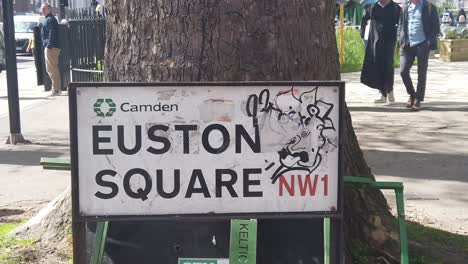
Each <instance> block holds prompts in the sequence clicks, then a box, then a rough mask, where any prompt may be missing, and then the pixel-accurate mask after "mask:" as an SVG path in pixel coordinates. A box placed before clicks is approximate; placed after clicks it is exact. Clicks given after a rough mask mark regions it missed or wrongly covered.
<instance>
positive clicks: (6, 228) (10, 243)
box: [0, 222, 38, 264]
mask: <svg viewBox="0 0 468 264" xmlns="http://www.w3.org/2000/svg"><path fill="white" fill-rule="evenodd" d="M21 224H22V223H21V222H18V223H7V224H0V263H2V264H16V263H22V260H21V256H16V257H14V256H13V255H14V254H13V253H14V252H15V251H18V250H19V249H23V248H27V247H29V246H31V245H32V244H34V243H36V242H37V241H38V240H37V239H17V238H15V237H13V236H10V235H8V233H9V232H10V231H12V230H13V229H15V228H16V227H18V226H19V225H21Z"/></svg>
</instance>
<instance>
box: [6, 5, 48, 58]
mask: <svg viewBox="0 0 468 264" xmlns="http://www.w3.org/2000/svg"><path fill="white" fill-rule="evenodd" d="M44 20H45V18H44V17H43V16H40V15H37V14H34V15H16V16H14V22H15V39H16V53H26V52H27V48H28V44H29V39H30V38H31V34H33V32H34V27H36V26H39V25H40V24H43V22H44Z"/></svg>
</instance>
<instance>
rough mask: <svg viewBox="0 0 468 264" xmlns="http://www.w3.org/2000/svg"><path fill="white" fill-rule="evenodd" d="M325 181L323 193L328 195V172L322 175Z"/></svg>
mask: <svg viewBox="0 0 468 264" xmlns="http://www.w3.org/2000/svg"><path fill="white" fill-rule="evenodd" d="M322 181H323V195H324V196H328V174H325V176H323V177H322Z"/></svg>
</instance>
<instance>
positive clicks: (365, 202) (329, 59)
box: [105, 0, 393, 263]
mask: <svg viewBox="0 0 468 264" xmlns="http://www.w3.org/2000/svg"><path fill="white" fill-rule="evenodd" d="M107 11H108V20H107V40H106V61H105V65H106V67H105V76H106V79H107V81H121V82H158V81H166V82H167V81H170V82H178V81H302V80H338V79H340V72H339V63H338V50H337V45H336V39H335V27H334V17H335V1H332V0H328V1H324V0H108V1H107ZM343 147H344V166H345V173H346V175H353V176H365V177H371V178H372V177H373V176H372V174H371V171H370V169H369V167H368V165H367V164H366V162H365V160H364V157H363V154H362V151H361V149H360V147H359V144H358V141H357V139H356V135H355V134H354V130H353V127H352V122H351V116H350V114H349V112H348V111H347V110H346V114H345V138H344V145H343ZM345 193H346V194H345V198H344V204H345V234H346V249H347V257H348V260H347V263H351V262H348V261H351V258H352V257H351V255H352V254H350V253H351V249H352V247H353V245H355V241H360V242H361V243H367V244H368V245H370V246H371V247H372V248H374V249H376V250H380V251H386V252H392V250H393V249H391V250H388V246H387V245H388V244H389V243H387V242H391V241H392V240H391V236H390V233H391V230H392V229H391V228H390V226H391V222H392V216H391V214H390V213H389V210H388V206H387V202H386V200H385V198H384V196H383V195H382V193H381V192H380V191H375V190H374V191H373V190H358V189H352V188H351V189H346V192H345ZM311 221H312V220H290V221H279V220H269V221H262V222H260V223H259V228H260V230H261V231H260V233H261V234H260V236H261V237H260V238H259V240H262V236H263V241H265V240H266V239H268V238H269V234H270V235H271V233H274V232H278V228H280V229H286V230H288V233H289V234H292V235H293V236H296V239H291V240H288V245H289V246H290V247H298V248H301V247H303V248H304V250H307V247H304V246H303V245H301V243H304V242H305V243H308V242H307V239H306V237H305V236H308V235H309V234H308V233H307V232H302V231H303V230H306V229H307V227H308V226H311V225H312V224H313V223H312V222H311ZM133 224H134V223H133ZM121 225H123V224H121ZM140 225H142V226H143V227H141V229H143V231H141V232H142V233H148V232H155V233H156V234H155V235H157V233H158V232H163V231H164V230H172V232H175V233H177V231H175V230H180V229H181V228H182V229H183V230H185V231H188V230H191V228H197V229H198V230H201V231H200V232H205V233H206V234H209V233H210V232H212V233H215V232H218V231H220V232H227V230H229V223H228V221H218V222H215V223H208V224H207V223H198V222H190V223H186V222H177V223H175V224H173V225H171V223H170V222H159V223H157V224H156V226H155V225H152V224H151V223H141V224H140ZM157 226H159V227H157ZM188 227H190V228H188ZM114 228H117V227H114ZM119 228H120V230H123V229H125V228H124V227H122V226H120V227H119ZM262 230H263V231H262ZM301 230H302V231H301ZM111 231H112V225H111ZM114 231H116V233H119V232H118V231H117V229H114ZM160 234H161V233H160ZM169 234H171V233H169ZM271 237H273V236H271ZM294 240H295V241H294ZM301 241H302V242H301ZM265 243H266V242H265ZM278 243H279V242H278ZM390 244H392V243H390ZM384 245H385V246H384ZM384 247H385V248H384ZM200 250H202V249H200ZM270 250H271V249H270ZM299 252H300V250H299ZM278 254H280V253H278ZM264 260H266V259H264ZM259 263H267V262H266V261H259ZM271 263H276V262H271ZM278 263H280V262H278ZM281 263H286V262H281ZM287 263H293V262H287ZM305 263H308V262H305Z"/></svg>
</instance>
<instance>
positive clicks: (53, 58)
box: [44, 48, 61, 94]
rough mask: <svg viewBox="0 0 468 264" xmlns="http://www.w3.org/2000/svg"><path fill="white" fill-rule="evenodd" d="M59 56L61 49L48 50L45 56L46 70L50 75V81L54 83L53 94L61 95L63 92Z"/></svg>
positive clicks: (45, 51)
mask: <svg viewBox="0 0 468 264" xmlns="http://www.w3.org/2000/svg"><path fill="white" fill-rule="evenodd" d="M59 54H60V49H57V48H51V49H48V48H46V49H45V50H44V55H45V59H46V70H47V74H49V77H50V80H51V81H52V92H53V93H54V94H59V93H60V91H61V87H60V72H59V69H58V58H59Z"/></svg>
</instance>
